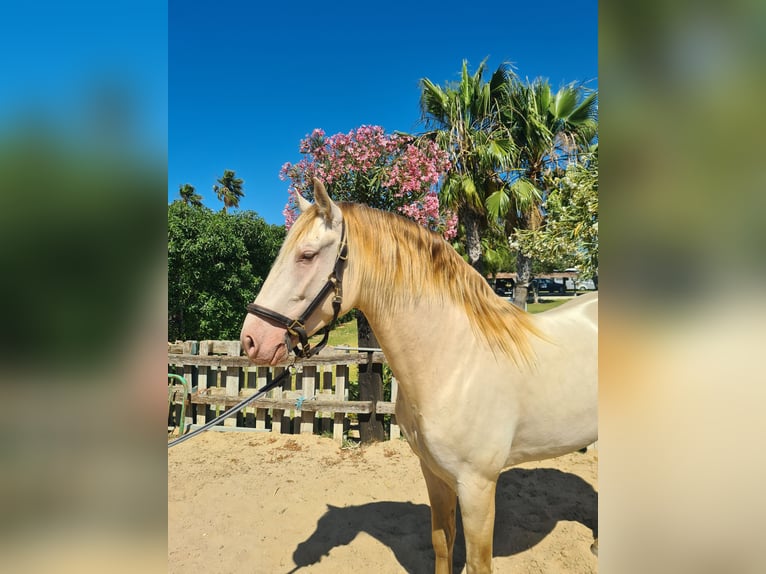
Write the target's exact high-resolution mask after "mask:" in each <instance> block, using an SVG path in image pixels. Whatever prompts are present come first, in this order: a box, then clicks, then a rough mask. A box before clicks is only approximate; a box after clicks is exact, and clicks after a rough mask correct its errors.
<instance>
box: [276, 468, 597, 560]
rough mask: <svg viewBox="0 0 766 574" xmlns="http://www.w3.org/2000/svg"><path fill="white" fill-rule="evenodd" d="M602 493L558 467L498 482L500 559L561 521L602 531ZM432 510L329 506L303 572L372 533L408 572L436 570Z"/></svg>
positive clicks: (304, 546)
mask: <svg viewBox="0 0 766 574" xmlns="http://www.w3.org/2000/svg"><path fill="white" fill-rule="evenodd" d="M597 506H598V495H597V494H596V492H595V491H594V490H593V487H592V486H591V485H589V484H588V483H587V482H585V481H584V480H583V479H581V478H580V477H578V476H576V475H574V474H570V473H566V472H561V471H559V470H555V469H548V468H541V469H531V470H527V469H518V468H515V469H511V470H508V471H506V472H505V473H503V474H502V475H501V476H500V480H499V481H498V483H497V496H496V518H495V537H494V555H495V556H511V555H513V554H517V553H519V552H523V551H525V550H527V549H529V548H531V547H533V546H535V545H536V544H537V543H539V542H540V541H541V540H542V539H543V538H545V536H547V535H548V534H549V533H550V532H551V531H552V530H553V528H554V527H555V526H556V523H557V522H558V521H559V520H567V521H577V522H579V523H581V524H583V525H584V526H586V527H588V528H590V529H591V530H592V531H593V535H594V537H595V536H597V535H598V532H597V516H598V514H597ZM430 524H431V511H430V509H429V507H428V506H427V505H425V504H413V503H411V502H372V503H369V504H362V505H358V506H350V507H346V508H339V507H335V506H328V508H327V512H326V513H325V514H324V516H322V517H321V518H320V519H319V522H318V523H317V527H316V530H315V531H314V533H313V534H312V535H311V536H310V537H309V538H308V539H307V540H306V541H304V542H301V543H300V544H299V545H298V548H296V550H295V552H294V553H293V561H294V562H295V564H296V567H295V568H294V569H293V570H291V571H290V572H291V573H292V572H298V571H299V570H300V569H301V568H302V567H304V566H309V565H311V564H315V563H317V562H319V561H320V560H321V559H322V557H323V556H326V555H327V554H329V552H330V551H331V550H332V549H333V548H335V547H337V546H344V545H346V544H348V543H350V542H351V541H352V540H353V539H354V538H355V537H356V536H357V535H358V534H359V533H361V532H366V533H367V534H369V535H371V536H374V537H375V538H377V539H378V540H379V541H380V542H382V543H383V544H385V545H386V546H388V547H389V548H391V550H392V551H393V553H394V555H395V556H396V559H397V560H398V561H399V564H401V566H402V568H403V569H404V570H405V571H406V572H413V573H414V572H432V571H433V568H434V557H433V549H432V547H431V527H430ZM464 565H465V540H464V537H463V529H462V523H461V520H460V514H459V512H458V518H457V540H456V542H455V550H454V564H453V569H454V572H460V571H461V570H462V568H463V566H464Z"/></svg>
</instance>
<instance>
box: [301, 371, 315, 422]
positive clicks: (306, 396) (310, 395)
mask: <svg viewBox="0 0 766 574" xmlns="http://www.w3.org/2000/svg"><path fill="white" fill-rule="evenodd" d="M316 375H317V368H316V367H314V366H309V365H304V367H303V377H301V390H302V392H303V395H302V396H303V400H304V401H312V400H316V386H317V385H316V382H317V376H316ZM298 412H299V413H300V417H301V430H300V434H312V433H313V432H314V411H305V410H302V409H298Z"/></svg>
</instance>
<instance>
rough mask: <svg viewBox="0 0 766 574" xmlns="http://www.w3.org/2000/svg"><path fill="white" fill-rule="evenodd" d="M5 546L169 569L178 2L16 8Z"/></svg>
mask: <svg viewBox="0 0 766 574" xmlns="http://www.w3.org/2000/svg"><path fill="white" fill-rule="evenodd" d="M0 46H1V47H2V53H3V57H2V58H1V59H0V77H2V78H3V80H2V82H1V83H0V306H2V314H1V315H0V385H2V386H1V387H0V388H1V389H2V391H3V398H4V400H3V408H2V415H0V452H1V453H2V456H3V462H2V471H1V472H0V516H2V517H3V518H2V520H1V521H0V528H1V529H2V536H0V555H2V556H3V569H4V570H6V569H7V571H8V572H54V571H55V572H69V571H72V572H85V573H87V572H97V571H106V570H108V571H110V572H115V571H117V572H121V571H125V572H137V571H140V572H152V571H165V570H166V512H165V510H164V509H165V508H166V504H165V502H166V491H167V486H166V485H167V481H166V470H165V469H166V457H165V450H166V446H165V445H164V444H163V442H162V441H161V440H157V439H158V437H161V436H162V427H163V420H162V419H163V416H162V410H163V407H162V401H163V397H164V395H165V391H164V388H163V386H162V385H164V384H165V375H164V372H165V369H166V367H165V364H164V363H165V361H166V358H165V357H164V349H165V344H166V297H167V296H166V284H167V280H166V233H165V228H166V206H167V202H166V195H167V186H166V179H167V177H166V174H167V167H166V166H167V117H168V113H167V96H168V80H167V5H166V4H165V3H163V2H150V1H147V0H138V1H136V0H131V1H130V2H123V1H119V0H118V1H117V2H107V3H104V2H99V3H97V2H82V1H78V0H75V1H74V2H51V1H47V0H43V1H39V2H18V3H11V4H8V5H6V6H4V8H3V15H2V17H1V18H0Z"/></svg>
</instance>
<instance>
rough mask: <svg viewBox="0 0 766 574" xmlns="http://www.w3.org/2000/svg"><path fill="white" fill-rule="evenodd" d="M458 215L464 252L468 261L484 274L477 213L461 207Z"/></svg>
mask: <svg viewBox="0 0 766 574" xmlns="http://www.w3.org/2000/svg"><path fill="white" fill-rule="evenodd" d="M458 216H459V217H460V222H461V223H462V224H463V228H464V229H465V252H466V254H467V255H468V263H470V264H471V267H473V268H474V269H476V271H478V272H479V273H481V275H482V277H483V276H484V260H483V259H482V256H481V235H480V234H479V215H478V214H477V213H476V212H474V211H473V210H472V209H470V208H467V207H463V208H461V209H460V210H459V214H458Z"/></svg>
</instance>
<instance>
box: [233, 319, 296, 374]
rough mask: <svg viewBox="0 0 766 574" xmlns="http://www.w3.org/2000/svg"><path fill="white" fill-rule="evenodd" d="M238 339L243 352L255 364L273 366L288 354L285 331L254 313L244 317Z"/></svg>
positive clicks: (287, 339) (287, 341) (283, 359)
mask: <svg viewBox="0 0 766 574" xmlns="http://www.w3.org/2000/svg"><path fill="white" fill-rule="evenodd" d="M239 340H240V343H241V344H242V349H243V350H244V351H245V354H246V355H247V356H248V358H249V359H250V361H251V362H252V363H254V364H256V365H271V366H272V367H273V366H275V365H278V364H279V363H281V362H283V361H285V360H286V359H287V355H288V354H289V347H288V344H289V342H290V341H289V337H288V336H287V331H286V330H285V329H284V328H282V327H275V326H274V325H271V324H270V323H267V322H266V321H264V320H263V319H261V318H259V317H256V316H255V315H248V316H247V317H246V318H245V322H244V324H243V325H242V332H241V333H240V337H239Z"/></svg>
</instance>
